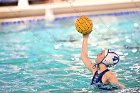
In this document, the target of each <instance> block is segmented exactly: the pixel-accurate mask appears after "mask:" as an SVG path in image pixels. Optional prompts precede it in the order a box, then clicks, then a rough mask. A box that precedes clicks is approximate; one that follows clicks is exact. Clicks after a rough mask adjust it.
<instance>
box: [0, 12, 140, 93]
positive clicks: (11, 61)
mask: <svg viewBox="0 0 140 93" xmlns="http://www.w3.org/2000/svg"><path fill="white" fill-rule="evenodd" d="M139 14H140V13H139V12H132V13H129V14H125V13H122V14H111V15H102V16H97V15H96V16H94V15H92V16H91V15H90V17H91V18H92V19H93V23H94V29H93V32H92V33H91V34H90V40H89V56H90V58H91V59H93V60H94V59H95V58H96V55H97V54H98V53H99V52H100V51H101V50H102V49H106V48H111V49H115V50H117V51H118V53H119V54H120V57H121V61H120V62H119V64H117V65H116V66H115V67H113V68H110V69H112V70H113V72H115V73H116V74H117V77H118V79H119V81H120V82H121V83H123V84H124V85H125V86H126V87H127V88H126V89H124V90H116V91H103V90H99V89H97V88H96V87H94V86H90V83H91V78H92V74H91V73H90V72H89V71H88V70H87V68H86V67H85V66H84V64H83V62H82V61H81V59H80V52H81V44H82V35H81V34H79V33H78V32H77V31H76V30H75V27H74V21H75V19H76V17H68V18H60V19H56V20H55V21H54V22H53V24H54V26H47V25H45V20H40V21H36V22H31V23H30V22H24V24H23V23H20V24H17V23H16V24H11V23H10V24H4V23H1V24H0V27H1V28H2V29H0V31H1V32H0V46H1V48H0V77H1V79H0V92H2V93H7V92H25V93H26V92H27V93H29V92H41V93H42V92H47V93H49V92H50V93H52V92H58V91H59V92H60V93H87V92H89V93H95V92H96V93H107V92H108V93H111V92H112V93H114V92H116V93H118V92H119V93H125V92H128V91H132V92H134V91H137V92H139V87H140V86H139V83H140V61H139V59H140V39H139V36H140V32H139V31H140V28H139V24H140V22H139V20H140V17H139Z"/></svg>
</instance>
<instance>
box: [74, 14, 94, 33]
mask: <svg viewBox="0 0 140 93" xmlns="http://www.w3.org/2000/svg"><path fill="white" fill-rule="evenodd" d="M75 27H76V30H77V31H78V32H80V33H82V34H84V35H86V34H88V33H90V32H91V31H92V27H93V24H92V20H91V19H90V18H88V17H87V16H81V17H79V18H78V19H76V22H75Z"/></svg>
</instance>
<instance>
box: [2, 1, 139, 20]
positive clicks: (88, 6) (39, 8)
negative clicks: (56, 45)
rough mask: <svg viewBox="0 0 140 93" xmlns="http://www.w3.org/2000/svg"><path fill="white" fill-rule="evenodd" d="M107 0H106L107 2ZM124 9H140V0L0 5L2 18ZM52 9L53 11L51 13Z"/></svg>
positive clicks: (95, 12)
mask: <svg viewBox="0 0 140 93" xmlns="http://www.w3.org/2000/svg"><path fill="white" fill-rule="evenodd" d="M105 1H106V2H105ZM123 10H140V0H133V2H132V0H122V1H121V0H118V1H117V0H115V1H114V0H113V1H112V2H111V1H109V0H108V1H107V0H103V1H101V0H95V1H94V2H93V1H92V2H91V1H90V2H80V3H79V2H63V3H53V4H40V5H30V6H29V7H28V8H26V9H20V8H19V7H17V6H9V7H0V20H4V19H9V18H23V17H38V16H42V17H45V15H48V16H47V17H48V18H49V16H51V15H53V16H54V17H62V16H75V15H83V14H99V13H108V12H114V11H123ZM50 11H51V13H50Z"/></svg>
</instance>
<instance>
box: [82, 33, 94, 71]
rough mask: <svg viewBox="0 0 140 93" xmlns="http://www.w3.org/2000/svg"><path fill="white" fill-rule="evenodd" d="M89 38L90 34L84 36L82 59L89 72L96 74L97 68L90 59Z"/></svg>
mask: <svg viewBox="0 0 140 93" xmlns="http://www.w3.org/2000/svg"><path fill="white" fill-rule="evenodd" d="M88 38H89V34H87V35H83V43H82V51H81V58H82V61H83V63H84V64H85V65H86V67H87V68H88V69H89V71H91V72H92V73H95V72H96V71H97V68H96V67H95V66H94V64H93V63H92V61H91V60H90V59H89V57H88Z"/></svg>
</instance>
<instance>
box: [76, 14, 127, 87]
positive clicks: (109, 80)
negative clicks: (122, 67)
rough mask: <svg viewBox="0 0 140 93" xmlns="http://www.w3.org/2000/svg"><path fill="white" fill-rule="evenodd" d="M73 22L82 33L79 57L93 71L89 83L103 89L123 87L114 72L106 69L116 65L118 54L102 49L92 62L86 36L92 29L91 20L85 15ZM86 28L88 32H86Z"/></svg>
mask: <svg viewBox="0 0 140 93" xmlns="http://www.w3.org/2000/svg"><path fill="white" fill-rule="evenodd" d="M89 22H90V23H89ZM75 24H76V25H75V26H77V27H76V29H77V30H78V32H80V33H82V34H83V43H82V52H81V58H82V61H83V62H84V64H85V65H86V67H87V68H88V69H89V70H90V71H91V72H92V73H93V78H92V82H91V85H95V86H97V87H98V88H100V89H104V90H113V89H119V88H120V89H123V88H125V86H124V85H122V84H120V83H119V82H118V79H117V78H116V76H115V74H114V73H113V72H112V71H110V70H109V69H108V67H110V66H113V65H116V64H117V63H118V62H119V55H117V53H115V51H113V50H110V49H108V50H103V51H102V52H101V53H99V54H98V55H97V58H96V60H95V62H96V64H93V63H92V61H91V60H90V59H89V57H88V38H89V33H90V32H91V31H92V27H91V26H92V24H91V20H90V19H89V18H87V17H86V16H84V17H83V16H82V17H80V18H79V19H77V20H76V23H75ZM88 24H89V25H88ZM88 26H90V27H88ZM79 29H80V30H79ZM87 30H88V32H86V31H87Z"/></svg>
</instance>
